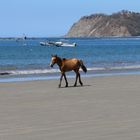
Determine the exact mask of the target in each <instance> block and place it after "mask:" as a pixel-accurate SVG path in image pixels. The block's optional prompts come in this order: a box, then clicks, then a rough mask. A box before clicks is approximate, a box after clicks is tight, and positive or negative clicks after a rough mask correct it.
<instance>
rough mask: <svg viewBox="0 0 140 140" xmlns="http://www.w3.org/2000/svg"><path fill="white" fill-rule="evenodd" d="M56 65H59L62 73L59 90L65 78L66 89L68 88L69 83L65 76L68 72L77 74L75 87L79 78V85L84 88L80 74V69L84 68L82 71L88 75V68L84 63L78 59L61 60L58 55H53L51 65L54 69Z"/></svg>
mask: <svg viewBox="0 0 140 140" xmlns="http://www.w3.org/2000/svg"><path fill="white" fill-rule="evenodd" d="M54 64H57V65H58V66H59V69H60V71H61V77H60V83H59V88H60V87H61V82H62V79H63V76H64V79H65V82H66V87H68V81H67V78H66V75H65V72H68V71H72V70H73V71H74V72H75V73H76V80H75V84H74V86H76V85H77V79H78V78H79V83H80V85H81V86H83V83H82V81H81V76H80V73H79V69H80V67H81V68H82V70H83V71H84V72H85V73H86V72H87V68H86V67H85V66H84V64H83V61H82V60H79V59H76V58H72V59H65V58H63V59H62V58H60V57H58V56H57V55H52V59H51V63H50V66H51V67H53V65H54Z"/></svg>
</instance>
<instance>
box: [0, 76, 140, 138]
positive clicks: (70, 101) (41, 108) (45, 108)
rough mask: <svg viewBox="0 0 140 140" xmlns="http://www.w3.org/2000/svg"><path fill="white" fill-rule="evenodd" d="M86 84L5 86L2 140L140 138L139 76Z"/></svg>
mask: <svg viewBox="0 0 140 140" xmlns="http://www.w3.org/2000/svg"><path fill="white" fill-rule="evenodd" d="M82 80H83V82H84V84H85V85H84V86H83V87H69V88H60V89H59V88H57V86H58V80H48V81H32V82H19V83H0V140H139V139H140V75H131V76H112V77H96V78H85V79H82ZM69 81H70V83H69V84H70V85H72V84H73V81H74V79H71V80H69Z"/></svg>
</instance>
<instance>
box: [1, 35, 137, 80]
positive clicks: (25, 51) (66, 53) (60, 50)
mask: <svg viewBox="0 0 140 140" xmlns="http://www.w3.org/2000/svg"><path fill="white" fill-rule="evenodd" d="M45 40H52V41H60V40H68V41H69V42H75V43H76V44H77V46H76V47H52V46H51V47H47V46H40V42H41V41H45ZM51 54H57V55H58V56H60V57H62V58H79V59H82V60H83V61H84V64H85V65H86V67H87V68H88V73H87V74H86V76H90V75H93V76H96V75H106V74H107V75H108V74H109V75H110V74H118V73H120V74H121V73H124V74H126V73H135V72H136V73H139V72H140V37H132V38H67V39H65V38H30V39H27V40H16V39H0V74H1V75H0V82H5V81H16V80H17V81H24V80H36V79H53V78H58V76H59V69H58V67H57V66H55V67H54V68H53V69H52V68H50V67H49V64H50V60H51ZM3 73H7V74H8V73H9V74H8V75H2V74H3ZM82 75H83V76H84V74H83V73H82ZM69 76H74V73H70V74H69Z"/></svg>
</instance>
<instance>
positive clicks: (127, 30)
mask: <svg viewBox="0 0 140 140" xmlns="http://www.w3.org/2000/svg"><path fill="white" fill-rule="evenodd" d="M108 36H115V37H116V36H117V37H126V36H140V13H136V12H131V11H127V10H122V11H120V12H118V13H113V14H112V15H106V14H92V15H90V16H84V17H82V18H81V19H80V20H79V21H78V22H76V23H75V24H73V26H72V27H71V29H70V30H69V32H68V33H67V35H66V37H108Z"/></svg>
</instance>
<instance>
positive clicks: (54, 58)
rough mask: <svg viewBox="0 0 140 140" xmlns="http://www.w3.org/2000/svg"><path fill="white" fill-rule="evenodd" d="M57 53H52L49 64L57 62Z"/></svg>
mask: <svg viewBox="0 0 140 140" xmlns="http://www.w3.org/2000/svg"><path fill="white" fill-rule="evenodd" d="M57 58H58V57H57V55H52V59H51V62H50V66H51V67H53V65H54V64H56V63H57Z"/></svg>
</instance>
